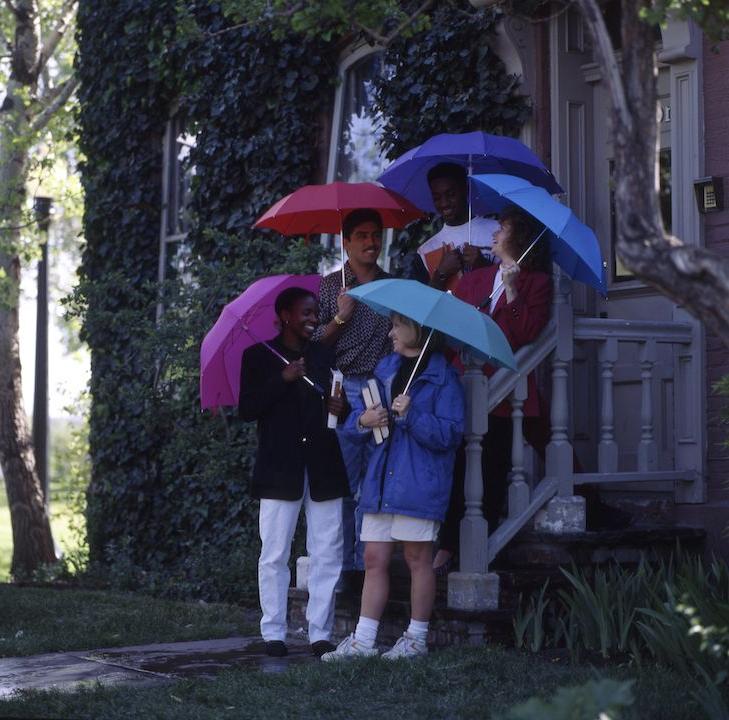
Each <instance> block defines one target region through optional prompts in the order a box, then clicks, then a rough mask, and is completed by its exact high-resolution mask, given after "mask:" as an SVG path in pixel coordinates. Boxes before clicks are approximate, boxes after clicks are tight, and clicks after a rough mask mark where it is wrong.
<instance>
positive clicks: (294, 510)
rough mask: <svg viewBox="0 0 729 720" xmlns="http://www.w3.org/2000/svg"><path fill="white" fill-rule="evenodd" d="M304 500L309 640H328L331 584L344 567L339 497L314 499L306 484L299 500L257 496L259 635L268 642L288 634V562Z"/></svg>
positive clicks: (332, 601)
mask: <svg viewBox="0 0 729 720" xmlns="http://www.w3.org/2000/svg"><path fill="white" fill-rule="evenodd" d="M302 502H303V503H304V512H305V514H306V551H307V553H308V555H309V558H310V560H309V603H308V605H307V606H306V619H307V621H308V623H309V642H312V643H314V642H317V640H329V638H330V636H331V633H332V626H333V624H334V586H335V585H336V584H337V580H338V579H339V575H340V573H341V571H342V544H343V540H342V538H343V535H342V498H337V499H335V500H325V501H323V502H314V501H313V500H312V499H311V495H310V494H309V485H308V483H306V484H305V487H304V496H303V498H301V499H300V500H291V501H289V500H268V499H262V500H261V510H260V513H259V516H258V526H259V532H260V534H261V545H262V547H261V557H260V558H259V560H258V596H259V598H260V601H261V610H262V612H263V616H262V617H261V635H262V636H263V639H264V640H266V641H269V640H285V639H286V629H287V626H286V606H287V601H288V591H289V583H290V581H291V573H290V572H289V566H288V562H289V556H290V554H291V541H292V540H293V537H294V532H295V530H296V523H297V521H298V519H299V510H300V509H301V504H302Z"/></svg>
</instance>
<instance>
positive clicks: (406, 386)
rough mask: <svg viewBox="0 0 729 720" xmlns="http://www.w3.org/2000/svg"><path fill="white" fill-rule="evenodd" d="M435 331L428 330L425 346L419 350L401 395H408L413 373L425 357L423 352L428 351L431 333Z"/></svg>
mask: <svg viewBox="0 0 729 720" xmlns="http://www.w3.org/2000/svg"><path fill="white" fill-rule="evenodd" d="M434 332H435V330H434V329H433V328H431V329H430V332H429V333H428V339H427V340H426V341H425V345H423V347H422V349H421V350H420V355H418V360H417V362H416V363H415V367H414V368H413V371H412V372H411V373H410V377H409V378H408V382H407V384H406V385H405V389H404V390H403V391H402V394H403V395H407V394H408V390H409V389H410V385H411V383H412V382H413V378H414V377H415V373H416V372H418V367H419V366H420V363H421V361H422V359H423V357H424V356H425V351H426V350H427V349H428V344H429V343H430V338H432V337H433V333H434Z"/></svg>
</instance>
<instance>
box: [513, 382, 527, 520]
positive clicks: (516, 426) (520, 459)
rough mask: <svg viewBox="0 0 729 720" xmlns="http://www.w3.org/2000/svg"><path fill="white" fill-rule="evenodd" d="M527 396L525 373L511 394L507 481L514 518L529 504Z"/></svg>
mask: <svg viewBox="0 0 729 720" xmlns="http://www.w3.org/2000/svg"><path fill="white" fill-rule="evenodd" d="M526 397H527V379H526V376H525V375H522V376H521V378H519V382H518V383H517V384H516V387H515V388H514V392H513V393H512V395H511V422H512V428H513V430H512V440H511V481H510V483H509V517H510V518H515V517H518V516H519V515H521V514H522V513H523V512H525V511H526V509H527V507H528V506H529V486H528V485H527V483H526V475H525V473H524V400H526Z"/></svg>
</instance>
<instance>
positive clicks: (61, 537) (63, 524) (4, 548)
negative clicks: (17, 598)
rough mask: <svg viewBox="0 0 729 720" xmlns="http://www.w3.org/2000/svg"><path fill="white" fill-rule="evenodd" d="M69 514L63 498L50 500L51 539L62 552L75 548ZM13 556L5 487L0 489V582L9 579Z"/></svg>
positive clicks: (11, 532)
mask: <svg viewBox="0 0 729 720" xmlns="http://www.w3.org/2000/svg"><path fill="white" fill-rule="evenodd" d="M70 523H71V515H70V512H69V510H68V505H67V503H66V502H65V501H64V500H63V499H54V500H53V501H52V502H51V530H52V532H53V539H54V540H55V542H56V545H57V547H59V548H60V549H61V550H62V551H63V552H68V551H70V550H74V549H75V542H74V538H73V534H72V533H71V529H70V527H69V525H70ZM12 557H13V531H12V527H11V525H10V510H8V499H7V495H6V493H5V488H2V489H0V583H2V582H7V581H8V580H9V579H10V561H11V560H12Z"/></svg>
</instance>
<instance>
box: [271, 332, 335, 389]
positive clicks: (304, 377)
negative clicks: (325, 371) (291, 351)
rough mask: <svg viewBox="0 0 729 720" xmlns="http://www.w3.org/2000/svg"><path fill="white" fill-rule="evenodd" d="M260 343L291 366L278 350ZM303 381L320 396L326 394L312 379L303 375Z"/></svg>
mask: <svg viewBox="0 0 729 720" xmlns="http://www.w3.org/2000/svg"><path fill="white" fill-rule="evenodd" d="M260 343H261V345H264V346H265V347H267V348H268V349H269V350H270V351H271V352H272V353H273V354H274V355H275V356H276V357H277V358H278V359H279V360H281V361H282V362H283V363H285V364H286V365H291V361H290V360H287V359H286V358H285V357H284V356H283V355H282V354H281V353H280V352H279V351H278V350H276V348H275V347H273V346H271V345H269V344H268V343H267V342H266V341H265V340H261V341H260ZM301 379H302V380H304V381H305V382H307V383H309V385H311V387H313V388H314V390H316V391H317V392H318V393H319V394H320V395H324V394H325V393H324V390H323V389H322V388H321V386H320V385H317V383H315V382H314V381H313V380H312V379H311V378H308V377H307V376H306V375H302V376H301Z"/></svg>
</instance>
